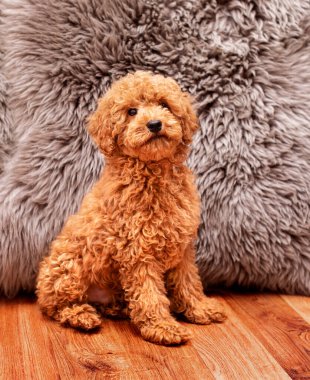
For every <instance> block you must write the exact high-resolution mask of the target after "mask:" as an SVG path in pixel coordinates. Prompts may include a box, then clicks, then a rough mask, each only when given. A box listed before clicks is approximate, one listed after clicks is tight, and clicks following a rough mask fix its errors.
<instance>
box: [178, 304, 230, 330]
mask: <svg viewBox="0 0 310 380" xmlns="http://www.w3.org/2000/svg"><path fill="white" fill-rule="evenodd" d="M184 316H185V317H186V318H187V320H188V321H189V322H192V323H197V324H200V325H209V324H210V323H212V322H215V323H221V322H224V321H225V319H226V318H227V317H226V314H225V312H224V310H223V306H222V305H221V303H220V302H218V301H216V300H215V299H213V298H207V297H205V298H204V300H203V301H196V302H193V303H192V304H191V305H190V306H188V307H187V309H186V311H185V312H184Z"/></svg>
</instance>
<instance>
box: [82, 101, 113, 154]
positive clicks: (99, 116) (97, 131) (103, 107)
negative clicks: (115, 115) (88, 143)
mask: <svg viewBox="0 0 310 380" xmlns="http://www.w3.org/2000/svg"><path fill="white" fill-rule="evenodd" d="M87 130H88V132H89V134H90V135H91V137H92V139H93V140H94V141H95V143H96V144H97V145H98V147H99V149H100V150H101V152H102V153H103V154H104V155H105V156H107V157H111V156H112V154H113V151H114V150H115V142H114V139H113V136H112V125H111V115H110V107H109V105H108V102H107V100H106V99H105V98H102V99H101V100H100V101H99V104H98V108H97V110H96V111H95V113H94V114H93V115H91V117H90V118H89V122H88V127H87Z"/></svg>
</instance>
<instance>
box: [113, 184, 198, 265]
mask: <svg viewBox="0 0 310 380" xmlns="http://www.w3.org/2000/svg"><path fill="white" fill-rule="evenodd" d="M117 208H118V212H117V214H118V215H117V216H116V218H115V220H114V221H115V223H116V224H118V234H119V236H121V237H122V238H123V239H124V241H125V240H126V243H127V244H135V245H136V246H137V245H138V249H139V248H141V250H143V252H150V254H152V255H153V256H155V257H157V256H158V258H159V259H160V260H164V261H167V263H166V264H167V266H169V263H168V262H169V261H171V260H174V259H173V258H175V256H176V255H180V254H181V253H182V251H184V249H185V247H186V245H187V244H189V243H190V242H191V241H192V240H193V238H194V237H195V236H196V233H197V228H198V225H199V215H200V210H199V198H198V195H197V192H196V190H195V187H194V185H193V181H192V180H191V178H189V179H185V180H184V179H180V180H178V181H177V180H174V181H172V182H171V181H170V182H169V181H165V180H157V181H149V182H148V181H145V182H144V183H143V184H140V185H139V186H137V185H134V184H132V185H131V186H129V187H127V188H123V189H122V190H121V191H120V194H119V202H118V203H117Z"/></svg>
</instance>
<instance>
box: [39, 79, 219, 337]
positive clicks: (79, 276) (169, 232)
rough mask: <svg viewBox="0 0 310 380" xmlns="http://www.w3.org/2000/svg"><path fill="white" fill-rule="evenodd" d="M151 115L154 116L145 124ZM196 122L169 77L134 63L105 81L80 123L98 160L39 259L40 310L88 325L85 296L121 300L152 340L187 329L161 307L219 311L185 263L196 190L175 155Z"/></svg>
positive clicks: (198, 317)
mask: <svg viewBox="0 0 310 380" xmlns="http://www.w3.org/2000/svg"><path fill="white" fill-rule="evenodd" d="M131 111H132V114H131V113H130V112H131ZM152 122H153V124H154V122H156V125H158V123H162V125H161V126H159V127H158V128H156V130H152V128H151V126H149V124H150V123H152ZM153 129H154V128H153ZM157 129H158V130H157ZM196 129H197V118H196V116H195V113H194V111H193V110H192V107H191V104H190V100H189V97H188V96H187V94H185V93H183V92H181V90H180V88H179V86H178V85H177V83H176V82H175V81H174V80H172V79H168V78H164V77H162V76H161V75H151V74H149V73H145V72H137V73H135V74H128V75H127V76H126V77H125V78H123V79H121V80H120V81H118V82H116V83H115V84H114V85H113V86H112V88H111V89H110V90H109V91H108V93H107V94H106V95H105V97H104V98H103V99H102V100H101V101H100V103H99V107H98V110H97V111H96V112H95V114H94V115H93V116H92V118H91V119H90V124H89V132H90V134H91V135H92V136H93V138H94V140H95V142H96V143H97V145H98V147H99V149H100V150H101V152H102V153H104V155H105V156H106V157H107V161H106V167H105V169H104V171H103V174H102V176H101V178H100V180H99V181H98V182H97V183H96V185H95V186H94V188H93V189H92V190H91V192H90V193H89V194H88V195H87V196H86V197H85V199H84V201H83V203H82V206H81V209H80V210H79V212H78V213H77V214H75V215H73V216H71V217H70V218H69V220H68V222H67V223H66V224H65V227H64V228H63V230H62V232H61V233H60V235H59V236H58V237H57V239H56V240H55V241H54V242H53V243H52V248H51V254H50V256H49V257H47V258H46V259H45V260H44V262H43V264H42V266H41V269H40V272H39V277H38V291H37V294H38V302H39V304H40V306H41V309H42V310H43V312H45V313H46V314H47V315H49V316H50V317H53V318H55V319H56V320H57V321H59V322H61V323H63V324H69V325H70V326H72V327H76V328H82V329H86V330H89V329H92V328H95V327H98V325H99V324H100V316H99V314H98V313H97V311H96V309H95V308H94V307H92V306H91V303H92V302H94V301H95V302H97V303H98V301H99V303H101V305H102V308H101V311H102V312H103V313H105V314H106V313H108V314H111V313H112V315H113V316H115V315H117V312H118V311H119V310H120V311H121V312H122V313H123V310H128V314H129V316H130V318H131V320H132V321H133V322H134V323H135V325H136V326H137V327H138V328H139V330H140V332H141V334H142V336H143V337H144V338H145V339H147V340H149V341H151V342H154V343H159V344H177V343H184V342H186V341H187V340H188V339H189V333H188V332H187V330H186V329H185V328H184V327H183V326H182V325H180V324H179V323H177V322H176V321H175V319H174V318H173V317H172V316H171V314H170V308H171V309H172V310H173V311H174V312H176V313H182V314H184V315H185V317H186V318H187V319H188V320H189V321H190V322H193V323H202V324H208V323H210V322H212V321H214V322H219V321H222V320H223V319H224V315H223V314H222V313H221V312H219V310H218V309H217V308H216V307H215V304H214V302H215V301H214V300H212V301H211V300H209V299H208V298H206V297H205V296H204V294H203V287H202V284H201V281H200V279H199V275H198V269H197V267H196V266H195V253H194V249H193V245H194V242H195V240H196V235H197V230H198V225H199V214H200V208H199V198H198V194H197V191H196V190H195V187H194V180H193V176H192V174H191V173H190V171H189V170H188V169H187V168H186V166H184V164H183V162H184V160H185V159H186V156H187V151H188V144H189V143H190V142H191V139H192V134H193V133H194V131H195V130H196ZM95 292H96V294H94V293H95ZM167 293H168V294H169V296H170V298H171V304H170V302H169V300H168V298H167ZM100 301H101V302H100ZM102 302H103V303H102Z"/></svg>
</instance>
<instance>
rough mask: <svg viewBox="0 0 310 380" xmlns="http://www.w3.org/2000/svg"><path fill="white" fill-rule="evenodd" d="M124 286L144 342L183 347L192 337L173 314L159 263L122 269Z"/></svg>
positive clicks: (133, 320)
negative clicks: (182, 344) (181, 345)
mask: <svg viewBox="0 0 310 380" xmlns="http://www.w3.org/2000/svg"><path fill="white" fill-rule="evenodd" d="M120 275H121V283H122V287H123V289H124V291H125V298H126V300H127V302H128V306H129V313H130V317H131V320H132V322H133V323H134V324H135V325H136V326H137V327H138V328H139V330H140V332H141V335H142V336H143V338H144V339H146V340H148V341H151V342H153V343H157V344H165V345H171V344H181V343H184V342H186V341H188V340H189V339H190V337H191V334H190V333H189V332H188V331H187V329H186V328H185V327H183V326H182V325H181V324H179V323H178V322H177V321H176V320H175V319H174V318H173V317H172V315H171V314H170V302H169V300H168V298H167V297H166V290H165V286H164V281H163V272H162V270H161V269H160V268H159V266H158V265H157V263H156V262H153V261H151V262H150V261H148V262H147V261H143V262H138V263H135V264H131V265H130V266H126V267H123V268H121V270H120Z"/></svg>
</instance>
